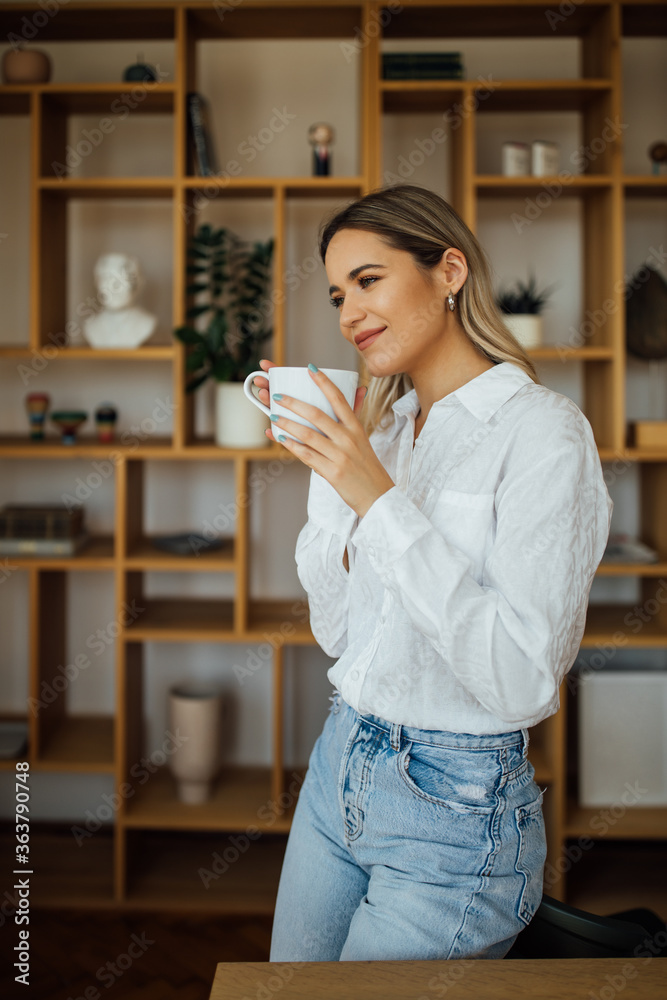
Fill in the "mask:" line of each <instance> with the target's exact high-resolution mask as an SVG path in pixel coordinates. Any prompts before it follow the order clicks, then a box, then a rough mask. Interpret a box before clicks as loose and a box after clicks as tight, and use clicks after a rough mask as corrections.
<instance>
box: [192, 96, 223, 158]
mask: <svg viewBox="0 0 667 1000" xmlns="http://www.w3.org/2000/svg"><path fill="white" fill-rule="evenodd" d="M188 134H189V136H190V143H191V145H192V150H193V153H194V159H195V167H196V169H197V173H198V174H199V176H200V177H213V176H215V175H216V174H217V173H218V158H217V156H216V151H215V144H214V142H213V131H212V128H211V106H210V104H209V102H208V101H207V99H206V98H205V97H203V96H202V95H201V94H197V93H195V92H194V91H193V92H192V93H190V94H188Z"/></svg>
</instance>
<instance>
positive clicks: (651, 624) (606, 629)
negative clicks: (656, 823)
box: [581, 604, 667, 817]
mask: <svg viewBox="0 0 667 1000" xmlns="http://www.w3.org/2000/svg"><path fill="white" fill-rule="evenodd" d="M631 616H632V617H635V618H636V620H637V621H638V622H640V624H641V628H639V629H637V631H636V632H635V631H628V626H627V623H626V621H625V620H626V618H630V617H631ZM620 631H622V632H623V634H624V635H625V637H626V639H627V646H628V648H630V649H636V648H640V647H643V648H646V649H662V648H664V647H665V646H667V629H665V628H664V627H663V626H662V625H661V624H660V622H659V620H658V616H655V617H649V620H648V621H646V622H644V621H640V619H639V618H637V616H636V612H635V610H634V608H632V607H629V606H627V605H625V604H589V606H588V614H587V616H586V629H585V632H584V637H583V639H582V641H581V647H582V649H587V648H591V647H595V646H596V645H597V644H598V643H603V642H609V641H610V640H611V638H612V636H613V635H614V633H616V632H620ZM665 817H667V812H666V813H665Z"/></svg>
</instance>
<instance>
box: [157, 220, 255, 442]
mask: <svg viewBox="0 0 667 1000" xmlns="http://www.w3.org/2000/svg"><path fill="white" fill-rule="evenodd" d="M272 257H273V240H272V239H269V240H267V241H266V243H261V242H255V243H246V242H244V241H242V240H241V239H239V237H238V236H236V235H235V234H234V233H233V232H232V231H231V230H230V229H224V228H220V229H217V228H215V227H214V226H210V225H208V224H205V225H202V226H200V227H199V229H198V230H197V231H196V233H195V234H194V236H193V237H192V239H191V241H190V244H189V246H188V264H187V275H188V285H187V293H188V295H189V296H190V297H191V298H190V303H191V304H190V306H189V308H188V310H187V313H186V318H187V320H188V323H186V325H185V326H181V327H178V328H177V329H176V330H174V336H175V337H176V338H177V339H178V340H180V341H181V343H183V344H186V345H187V347H188V356H187V361H186V369H187V371H188V372H189V373H190V374H189V381H188V384H187V387H186V388H187V392H194V391H195V390H196V389H198V388H199V386H200V385H202V384H203V383H204V382H206V381H207V379H209V378H212V379H213V380H214V381H215V382H216V383H217V392H216V441H217V443H218V444H219V445H221V446H222V447H225V448H258V447H263V446H265V445H268V444H269V440H268V438H267V437H266V435H265V433H264V431H265V429H266V420H265V418H263V417H262V414H261V412H260V411H259V410H257V411H256V413H257V417H258V418H261V422H260V420H255V419H254V415H253V412H249V410H248V406H247V403H246V400H245V396H244V393H243V383H244V381H245V379H246V376H248V375H249V374H250V373H251V372H253V371H256V370H257V369H258V368H259V360H260V358H261V357H263V344H264V342H265V341H266V340H268V338H269V337H270V336H271V335H272V333H273V330H272V328H271V326H270V325H268V324H269V318H270V316H271V312H272V308H271V302H270V298H269V294H268V289H269V285H270V282H271V260H272Z"/></svg>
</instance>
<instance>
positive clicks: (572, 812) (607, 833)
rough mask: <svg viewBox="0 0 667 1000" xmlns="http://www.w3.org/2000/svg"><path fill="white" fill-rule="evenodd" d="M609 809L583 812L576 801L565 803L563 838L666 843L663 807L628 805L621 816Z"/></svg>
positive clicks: (666, 810) (666, 816)
mask: <svg viewBox="0 0 667 1000" xmlns="http://www.w3.org/2000/svg"><path fill="white" fill-rule="evenodd" d="M618 812H619V809H618V808H617V809H614V807H613V806H611V805H610V806H598V807H596V808H595V809H586V808H584V807H583V806H580V805H579V804H578V803H577V802H576V801H572V800H571V801H570V802H568V810H567V821H566V823H565V836H566V837H590V838H591V840H599V839H602V838H608V839H613V840H628V839H643V840H667V806H665V807H662V808H660V807H656V808H653V809H641V808H639V807H637V808H635V807H634V806H628V807H627V808H626V809H625V812H624V813H623V814H622V815H617V814H618Z"/></svg>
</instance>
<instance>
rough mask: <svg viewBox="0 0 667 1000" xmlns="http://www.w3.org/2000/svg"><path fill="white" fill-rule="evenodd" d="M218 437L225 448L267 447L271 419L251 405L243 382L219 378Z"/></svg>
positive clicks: (216, 402)
mask: <svg viewBox="0 0 667 1000" xmlns="http://www.w3.org/2000/svg"><path fill="white" fill-rule="evenodd" d="M215 394H216V395H215V441H216V444H218V445H220V447H221V448H266V447H267V446H268V445H269V444H271V442H270V441H269V439H268V438H267V436H266V434H265V433H264V432H265V430H266V428H267V427H268V426H269V421H268V420H267V418H266V417H265V416H264V414H263V413H262V411H261V410H258V409H257V408H256V407H254V406H248V400H247V399H246V397H245V393H244V391H243V382H218V383H217V384H216V387H215Z"/></svg>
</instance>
